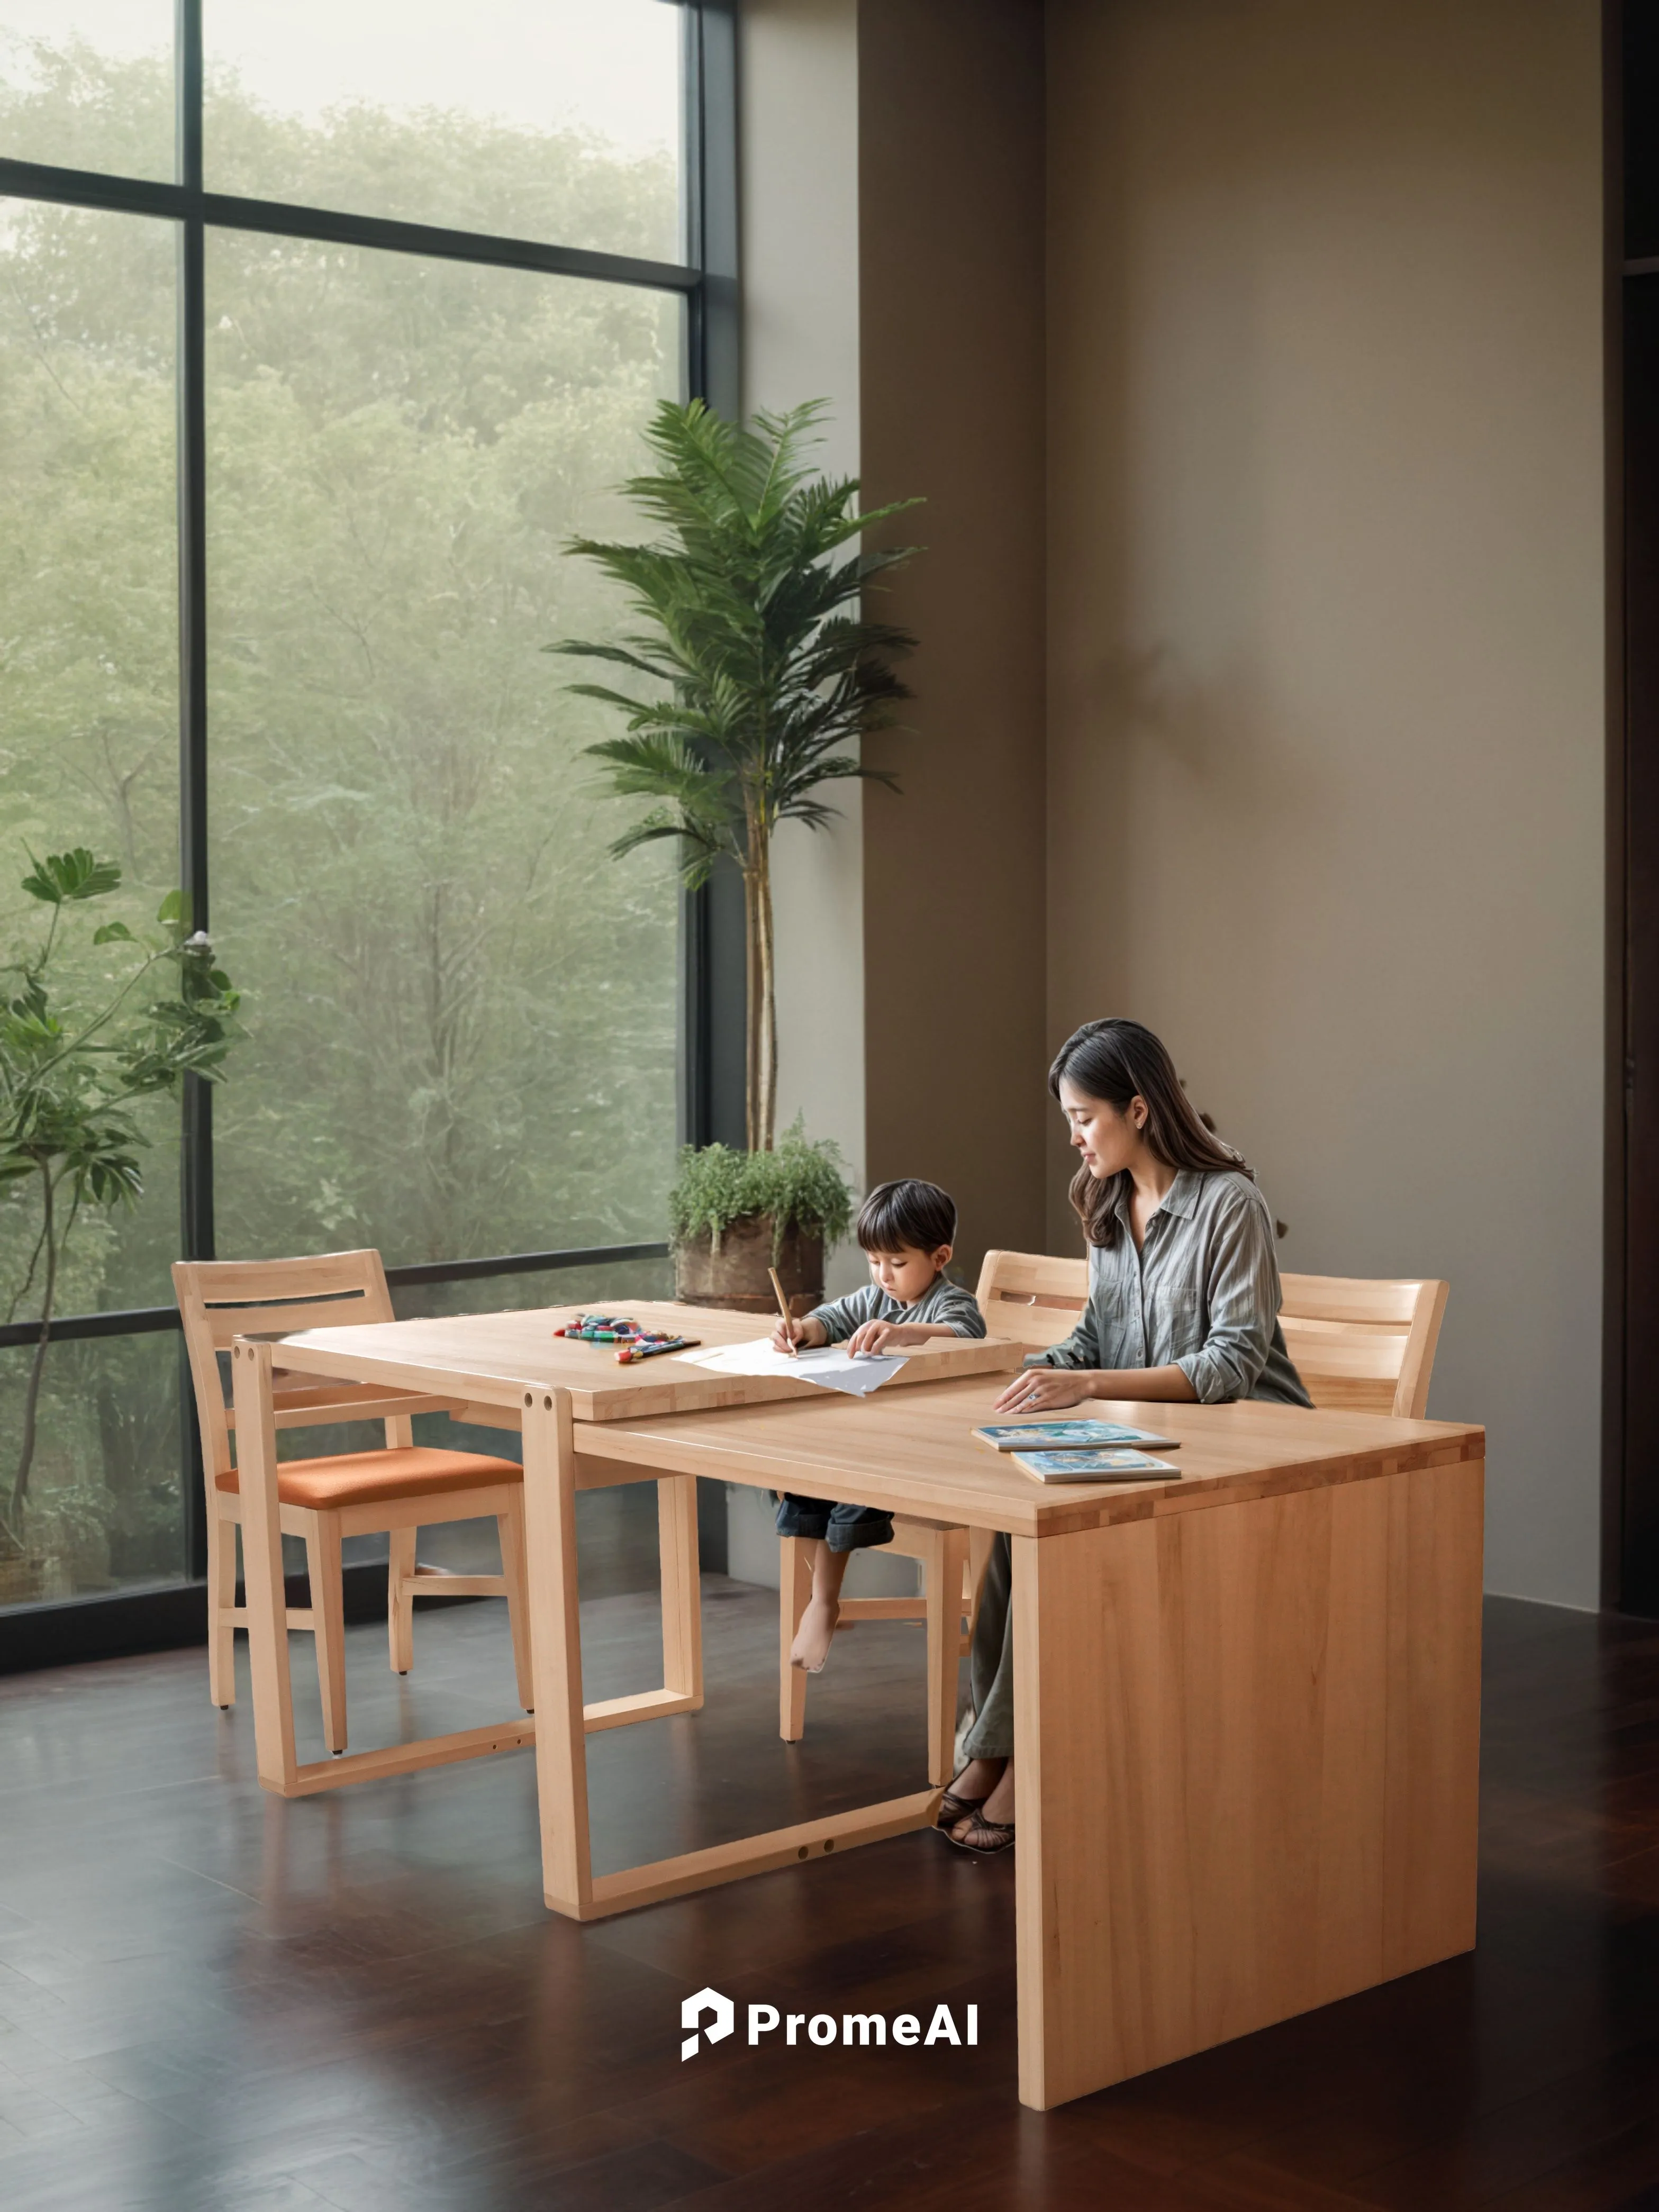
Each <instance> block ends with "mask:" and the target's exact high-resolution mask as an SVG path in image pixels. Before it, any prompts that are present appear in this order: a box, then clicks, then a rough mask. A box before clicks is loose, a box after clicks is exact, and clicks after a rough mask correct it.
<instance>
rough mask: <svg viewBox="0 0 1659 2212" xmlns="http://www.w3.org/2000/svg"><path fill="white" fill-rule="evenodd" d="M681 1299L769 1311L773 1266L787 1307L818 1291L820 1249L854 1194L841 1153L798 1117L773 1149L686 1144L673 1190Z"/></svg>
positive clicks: (839, 1232) (829, 1242)
mask: <svg viewBox="0 0 1659 2212" xmlns="http://www.w3.org/2000/svg"><path fill="white" fill-rule="evenodd" d="M668 1211H669V1233H670V1236H671V1238H672V1241H673V1246H674V1261H675V1273H676V1278H677V1284H678V1291H679V1295H680V1297H682V1298H684V1300H685V1301H686V1302H687V1303H688V1304H691V1305H698V1306H726V1307H730V1308H732V1309H733V1310H736V1311H738V1312H743V1313H770V1312H771V1311H772V1310H774V1308H773V1297H772V1291H771V1287H770V1281H769V1276H768V1273H767V1270H768V1268H769V1267H775V1268H776V1269H777V1271H778V1278H779V1280H780V1281H781V1283H782V1285H783V1288H784V1294H785V1296H786V1297H787V1298H788V1299H789V1302H790V1304H791V1306H792V1307H793V1309H794V1310H796V1311H798V1312H801V1313H805V1312H806V1311H808V1310H810V1309H811V1307H812V1306H815V1305H817V1304H818V1302H819V1300H820V1299H821V1298H822V1297H823V1261H824V1255H825V1254H826V1253H827V1252H828V1251H829V1250H830V1249H831V1248H832V1247H833V1246H834V1245H836V1243H839V1242H840V1240H841V1239H842V1237H845V1236H846V1234H847V1231H848V1225H849V1224H850V1222H851V1220H852V1218H853V1194H852V1192H851V1190H850V1189H849V1188H848V1182H847V1177H846V1176H845V1175H844V1174H843V1173H842V1159H841V1155H840V1153H839V1152H837V1151H836V1147H835V1146H834V1145H832V1144H831V1143H829V1140H828V1139H820V1140H819V1141H818V1142H817V1143H816V1144H812V1143H809V1142H808V1140H807V1138H806V1136H805V1132H804V1131H803V1129H802V1127H801V1125H800V1124H799V1121H798V1122H796V1124H795V1125H794V1127H793V1128H791V1129H788V1130H787V1131H786V1132H785V1133H784V1135H783V1137H782V1138H781V1140H780V1141H779V1143H778V1144H777V1145H776V1146H775V1147H774V1148H773V1150H772V1151H771V1152H736V1151H733V1150H732V1148H731V1147H730V1146H726V1145H705V1146H702V1149H701V1150H699V1149H698V1148H697V1147H696V1146H692V1145H688V1146H686V1147H685V1149H684V1152H682V1153H681V1154H680V1166H679V1173H678V1176H676V1177H675V1179H674V1188H673V1189H672V1191H671V1193H670V1194H669V1200H668Z"/></svg>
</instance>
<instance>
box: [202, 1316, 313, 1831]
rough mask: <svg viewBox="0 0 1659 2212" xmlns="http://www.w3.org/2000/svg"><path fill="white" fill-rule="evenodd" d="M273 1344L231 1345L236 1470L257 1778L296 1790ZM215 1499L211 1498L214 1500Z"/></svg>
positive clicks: (286, 1791)
mask: <svg viewBox="0 0 1659 2212" xmlns="http://www.w3.org/2000/svg"><path fill="white" fill-rule="evenodd" d="M270 1370H271V1358H270V1346H269V1345H268V1344H243V1343H238V1344H236V1345H235V1346H233V1348H232V1352H231V1362H230V1373H231V1386H232V1389H233V1391H234V1399H235V1406H236V1468H237V1481H238V1485H239V1487H240V1492H241V1500H242V1580H243V1583H244V1586H245V1588H246V1592H247V1650H248V1667H249V1671H250V1673H251V1674H252V1680H253V1741H254V1747H255V1755H256V1758H257V1761H258V1771H259V1779H260V1781H261V1782H262V1783H264V1786H265V1787H266V1789H267V1790H280V1791H281V1792H282V1793H283V1796H289V1795H291V1794H292V1792H293V1790H294V1784H295V1777H296V1774H297V1772H298V1763H297V1761H296V1759H295V1749H294V1690H293V1684H292V1682H291V1680H290V1679H289V1664H288V1596H287V1592H286V1589H285V1588H284V1585H283V1529H282V1509H281V1506H280V1504H279V1503H278V1500H277V1496H276V1408H275V1407H274V1406H273V1404H272V1402H271V1382H270ZM210 1503H211V1501H210Z"/></svg>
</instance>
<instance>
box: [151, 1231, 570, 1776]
mask: <svg viewBox="0 0 1659 2212" xmlns="http://www.w3.org/2000/svg"><path fill="white" fill-rule="evenodd" d="M173 1288H174V1290H175V1291H176V1292H177V1294H178V1299H179V1315H180V1316H181V1318H182V1320H183V1322H184V1329H185V1346H186V1348H187V1349H188V1351H189V1353H190V1369H191V1382H192V1383H193V1384H194V1386H195V1392H196V1413H197V1420H198V1421H199V1423H200V1425H201V1433H202V1462H203V1468H204V1474H205V1476H206V1480H207V1531H208V1593H207V1595H208V1688H209V1693H210V1696H211V1698H212V1699H213V1702H214V1704H215V1705H218V1706H220V1707H221V1708H223V1707H226V1706H228V1705H231V1704H232V1703H234V1699H235V1696H236V1674H235V1665H234V1642H235V1632H236V1630H237V1629H238V1628H239V1627H241V1626H245V1625H246V1613H245V1611H244V1610H243V1608H242V1607H240V1606H239V1605H237V1603H236V1601H235V1599H236V1530H237V1528H238V1527H239V1526H240V1522H241V1517H242V1502H241V1498H240V1494H239V1492H238V1487H237V1480H236V1468H235V1462H234V1457H233V1454H232V1437H231V1431H232V1429H233V1427H234V1424H235V1418H236V1417H235V1413H234V1408H233V1407H230V1406H228V1404H227V1403H226V1400H225V1385H224V1378H223V1376H222V1371H221V1369H220V1365H219V1354H220V1353H221V1352H228V1351H229V1349H230V1346H231V1341H232V1340H233V1339H234V1338H235V1337H238V1336H249V1335H255V1334H258V1335H274V1336H284V1335H289V1334H295V1333H296V1332H298V1331H299V1330H301V1329H306V1328H327V1327H329V1326H331V1325H333V1326H338V1325H340V1324H343V1323H348V1322H382V1321H391V1320H392V1319H393V1318H394V1316H393V1314H392V1296H391V1292H390V1291H388V1290H387V1288H386V1270H385V1269H384V1268H383V1267H382V1266H381V1264H380V1254H379V1253H378V1252H374V1251H362V1252H333V1253H329V1254H326V1255H322V1256H320V1257H318V1258H316V1259H303V1260H269V1261H240V1260H197V1261H188V1260H181V1261H179V1262H178V1263H177V1264H176V1265H175V1266H174V1267H173ZM277 1376H278V1380H279V1384H280V1386H281V1387H279V1389H278V1391H277V1394H276V1426H277V1427H278V1429H291V1428H302V1427H315V1426H317V1425H319V1424H320V1423H324V1422H330V1423H334V1422H346V1421H362V1420H369V1419H374V1420H383V1421H384V1423H385V1425H386V1447H385V1449H373V1450H368V1451H359V1452H341V1453H337V1454H334V1455H331V1456H329V1457H327V1458H324V1459H299V1460H286V1461H284V1462H283V1466H282V1468H281V1472H280V1474H279V1477H278V1485H277V1489H278V1497H279V1499H280V1504H281V1511H282V1525H283V1534H284V1535H288V1536H300V1537H303V1538H304V1540H305V1547H306V1564H307V1570H308V1573H309V1577H310V1582H311V1603H310V1605H309V1606H308V1607H295V1606H291V1607H289V1613H288V1625H289V1628H291V1629H294V1628H299V1629H310V1630H311V1631H312V1632H313V1634H314V1636H315V1637H316V1639H317V1674H318V1680H319V1686H320V1688H321V1691H322V1701H323V1734H324V1737H325V1741H326V1742H327V1745H328V1747H329V1749H330V1750H331V1752H335V1753H339V1752H343V1750H344V1749H345V1745H346V1686H345V1614H344V1593H343V1583H342V1581H341V1569H340V1546H341V1543H342V1541H343V1539H344V1538H345V1537H347V1536H358V1535H365V1534H380V1532H381V1531H382V1530H384V1531H385V1532H386V1534H387V1536H388V1539H389V1541H390V1547H391V1557H390V1561H389V1565H388V1567H387V1571H386V1610H387V1627H388V1634H389V1638H390V1644H391V1657H392V1667H393V1668H394V1669H395V1670H396V1672H397V1673H398V1674H407V1673H408V1672H409V1670H410V1668H411V1667H412V1666H413V1664H414V1663H415V1654H414V1601H415V1599H416V1597H423V1596H435V1597H436V1596H444V1597H449V1596H454V1597H463V1596H475V1597H484V1596H492V1597H505V1598H506V1600H507V1618H508V1620H509V1623H510V1625H511V1629H512V1636H513V1662H514V1666H515V1668H516V1670H517V1674H518V1686H519V1699H520V1704H521V1705H523V1707H524V1709H525V1711H526V1712H528V1711H530V1710H531V1701H532V1694H533V1693H532V1689H531V1680H530V1632H529V1608H528V1605H527V1603H526V1591H525V1569H524V1474H523V1470H522V1469H521V1468H519V1467H518V1466H516V1465H515V1464H514V1462H513V1461H512V1460H508V1459H495V1458H492V1457H489V1456H488V1455H484V1454H483V1453H480V1452H461V1451H445V1450H437V1449H432V1448H430V1447H428V1446H425V1445H416V1443H414V1442H413V1440H412V1436H411V1432H410V1417H411V1415H413V1414H416V1413H454V1412H459V1407H458V1406H453V1405H452V1404H451V1403H450V1401H448V1400H447V1399H442V1398H423V1397H421V1396H418V1395H416V1394H414V1393H412V1392H410V1391H407V1390H395V1389H382V1388H380V1386H379V1385H377V1384H374V1383H333V1382H328V1381H325V1380H324V1379H323V1378H321V1377H319V1376H301V1375H300V1374H298V1373H297V1372H290V1373H289V1375H288V1376H286V1377H283V1375H282V1370H280V1369H279V1370H277ZM481 1516H494V1518H495V1525H496V1527H497V1528H498V1529H499V1531H500V1533H501V1567H502V1571H501V1573H500V1574H499V1575H449V1574H441V1573H438V1572H435V1571H433V1570H431V1569H427V1568H421V1567H417V1566H416V1562H415V1539H416V1532H417V1530H419V1529H420V1528H430V1527H433V1526H435V1525H436V1524H437V1523H439V1522H445V1521H471V1520H476V1519H478V1518H480V1517H481Z"/></svg>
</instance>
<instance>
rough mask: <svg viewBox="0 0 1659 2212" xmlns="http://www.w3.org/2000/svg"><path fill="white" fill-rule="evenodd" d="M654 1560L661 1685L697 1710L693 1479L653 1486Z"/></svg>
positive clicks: (675, 1478)
mask: <svg viewBox="0 0 1659 2212" xmlns="http://www.w3.org/2000/svg"><path fill="white" fill-rule="evenodd" d="M657 1557H658V1573H659V1580H660V1584H661V1589H662V1686H663V1688H664V1689H665V1690H666V1691H668V1692H670V1694H671V1695H672V1696H674V1697H676V1698H682V1699H684V1700H685V1702H684V1705H682V1706H681V1707H680V1710H681V1711H683V1712H691V1713H695V1712H700V1711H702V1583H701V1581H700V1580H699V1578H698V1559H697V1478H696V1475H695V1474H670V1475H665V1476H664V1477H663V1478H662V1480H660V1481H659V1483H658V1485H657Z"/></svg>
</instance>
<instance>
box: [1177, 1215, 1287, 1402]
mask: <svg viewBox="0 0 1659 2212" xmlns="http://www.w3.org/2000/svg"><path fill="white" fill-rule="evenodd" d="M1271 1235H1272V1231H1271V1228H1270V1226H1269V1224H1268V1222H1267V1209H1266V1207H1265V1206H1262V1205H1261V1202H1260V1201H1259V1200H1255V1199H1254V1197H1253V1196H1252V1197H1250V1198H1245V1199H1243V1200H1242V1201H1241V1203H1240V1204H1239V1205H1238V1206H1236V1207H1234V1208H1232V1209H1231V1211H1230V1212H1229V1213H1228V1215H1227V1216H1226V1218H1225V1219H1224V1220H1222V1221H1221V1222H1219V1223H1218V1225H1217V1228H1216V1234H1215V1242H1214V1243H1213V1245H1212V1248H1211V1251H1210V1255H1209V1259H1210V1266H1209V1279H1208V1281H1207V1283H1206V1297H1205V1303H1206V1306H1207V1307H1208V1309H1209V1330H1208V1333H1207V1334H1206V1337H1205V1340H1204V1341H1203V1343H1202V1344H1201V1345H1200V1347H1199V1349H1198V1350H1197V1351H1196V1352H1188V1353H1187V1354H1186V1355H1185V1357H1184V1358H1178V1359H1177V1360H1176V1363H1175V1364H1176V1366H1177V1367H1179V1368H1180V1370H1181V1371H1182V1374H1183V1375H1184V1376H1186V1377H1187V1380H1188V1382H1189V1383H1191V1384H1192V1386H1193V1391H1194V1395H1195V1396H1196V1397H1197V1399H1198V1401H1199V1402H1200V1405H1205V1406H1214V1405H1219V1404H1222V1403H1224V1402H1225V1401H1227V1400H1229V1399H1233V1398H1248V1397H1249V1395H1250V1393H1251V1392H1252V1391H1253V1390H1254V1389H1255V1386H1256V1383H1257V1380H1258V1378H1259V1377H1260V1376H1261V1370H1262V1369H1263V1368H1264V1367H1265V1366H1266V1365H1267V1354H1268V1352H1269V1351H1270V1350H1271V1348H1272V1345H1273V1324H1274V1322H1276V1321H1277V1319H1278V1316H1279V1263H1278V1261H1276V1260H1275V1258H1274V1257H1273V1245H1272V1243H1271V1241H1270V1239H1271Z"/></svg>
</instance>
